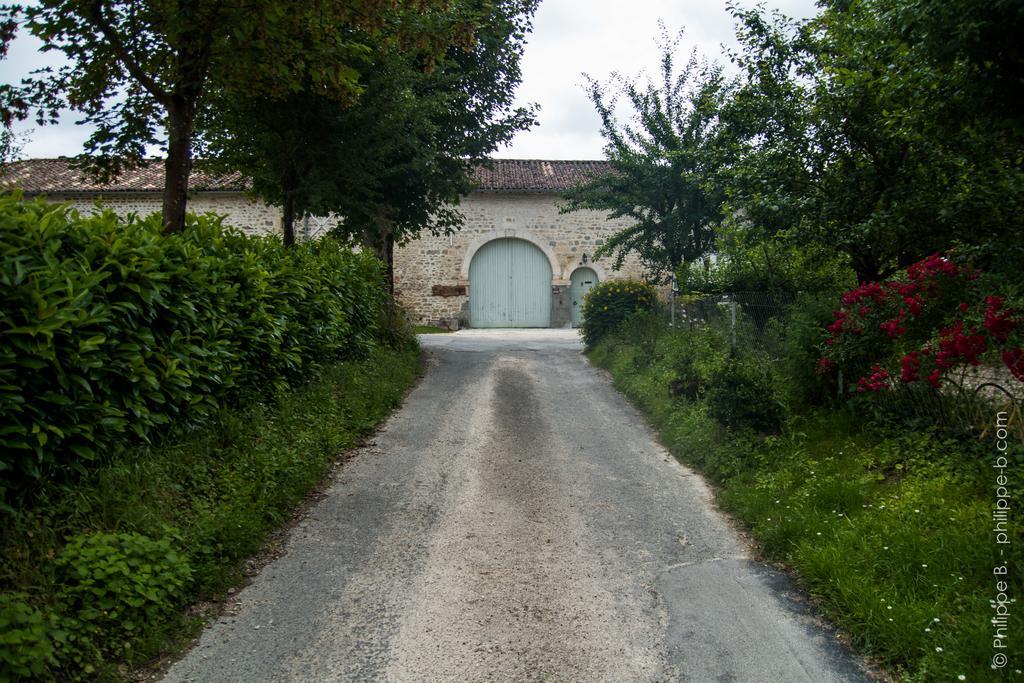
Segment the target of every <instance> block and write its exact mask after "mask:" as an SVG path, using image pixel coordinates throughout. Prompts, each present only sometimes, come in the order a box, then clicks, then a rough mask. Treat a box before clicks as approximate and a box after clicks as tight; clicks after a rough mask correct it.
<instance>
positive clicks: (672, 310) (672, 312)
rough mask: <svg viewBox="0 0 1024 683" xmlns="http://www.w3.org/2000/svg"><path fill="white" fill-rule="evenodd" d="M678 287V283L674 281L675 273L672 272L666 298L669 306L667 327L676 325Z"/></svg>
mask: <svg viewBox="0 0 1024 683" xmlns="http://www.w3.org/2000/svg"><path fill="white" fill-rule="evenodd" d="M678 289H679V284H678V283H677V282H676V274H675V273H672V290H671V294H670V295H669V298H668V308H669V323H668V326H669V327H675V326H676V291H678Z"/></svg>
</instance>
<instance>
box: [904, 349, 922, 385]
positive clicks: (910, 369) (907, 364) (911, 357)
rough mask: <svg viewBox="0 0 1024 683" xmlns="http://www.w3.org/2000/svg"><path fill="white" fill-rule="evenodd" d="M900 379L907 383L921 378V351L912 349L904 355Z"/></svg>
mask: <svg viewBox="0 0 1024 683" xmlns="http://www.w3.org/2000/svg"><path fill="white" fill-rule="evenodd" d="M900 367H901V372H900V379H902V380H903V381H904V382H906V383H908V384H909V383H910V382H916V381H917V380H919V379H921V378H920V376H919V375H918V373H919V372H920V371H921V352H920V351H911V352H910V353H908V354H907V355H905V356H903V359H902V360H901V361H900Z"/></svg>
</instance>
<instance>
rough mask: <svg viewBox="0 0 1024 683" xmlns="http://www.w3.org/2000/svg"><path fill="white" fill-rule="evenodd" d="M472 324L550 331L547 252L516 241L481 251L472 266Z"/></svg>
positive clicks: (503, 240) (505, 240)
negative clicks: (546, 328)
mask: <svg viewBox="0 0 1024 683" xmlns="http://www.w3.org/2000/svg"><path fill="white" fill-rule="evenodd" d="M469 324H470V325H472V326H473V327H549V326H550V325H551V264H550V262H549V261H548V257H547V256H546V255H545V254H544V252H542V251H541V250H540V249H538V248H537V247H536V246H534V245H533V244H531V243H529V242H527V241H526V240H521V239H516V238H501V239H496V240H492V241H490V242H488V243H487V244H485V245H483V246H482V247H480V249H478V250H477V252H476V253H475V254H474V255H473V260H472V262H471V263H470V264H469Z"/></svg>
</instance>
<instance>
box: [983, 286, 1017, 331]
mask: <svg viewBox="0 0 1024 683" xmlns="http://www.w3.org/2000/svg"><path fill="white" fill-rule="evenodd" d="M1002 309H1003V298H1002V297H1000V296H989V297H985V329H986V330H988V331H989V333H990V334H991V335H992V336H993V337H995V339H996V341H1000V342H1005V341H1006V340H1007V339H1008V338H1009V336H1010V333H1011V332H1013V331H1014V329H1016V328H1017V325H1018V324H1019V321H1017V320H1014V319H1013V318H1012V317H1011V316H1012V315H1013V313H1014V312H1015V311H1013V310H1012V309H1008V310H1005V311H1003V310H1002ZM1000 311H1002V312H1000Z"/></svg>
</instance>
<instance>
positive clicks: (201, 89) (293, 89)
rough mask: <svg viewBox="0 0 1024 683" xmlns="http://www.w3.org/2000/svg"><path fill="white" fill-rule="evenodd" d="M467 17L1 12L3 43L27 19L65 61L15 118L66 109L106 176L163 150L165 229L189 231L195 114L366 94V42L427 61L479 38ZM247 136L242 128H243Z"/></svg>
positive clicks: (248, 7) (101, 1) (98, 3)
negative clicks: (87, 127)
mask: <svg viewBox="0 0 1024 683" xmlns="http://www.w3.org/2000/svg"><path fill="white" fill-rule="evenodd" d="M467 17H468V14H467V13H466V12H465V11H463V9H462V8H461V7H456V8H454V9H453V8H452V7H451V3H448V2H446V1H444V0H416V1H415V2H412V1H400V2H394V1H391V0H315V1H313V2H303V3H291V2H282V1H281V0H246V1H245V2H241V1H240V0H172V1H171V2H158V1H156V0H137V1H122V2H115V1H112V0H86V1H84V2H83V1H80V0H40V1H39V2H35V3H32V4H26V5H11V6H7V7H5V8H4V11H3V17H2V22H0V26H2V27H3V29H4V30H3V31H0V38H3V39H7V41H9V40H10V39H11V38H12V37H13V34H14V32H13V30H8V29H9V28H10V27H11V26H13V25H16V24H20V25H21V26H22V27H23V28H24V29H25V30H27V31H28V32H29V33H31V34H32V35H34V36H36V37H37V38H39V39H40V40H42V41H43V45H44V48H43V49H44V50H56V51H59V52H61V53H63V54H64V55H65V56H66V57H67V60H68V61H67V64H66V65H65V66H63V67H60V68H58V69H56V70H50V69H44V70H41V71H38V72H36V73H34V74H32V75H31V76H30V77H29V78H28V79H26V81H25V82H24V83H23V84H22V85H21V86H20V87H18V88H15V89H8V90H6V91H4V93H2V95H3V102H4V103H5V105H7V112H6V115H7V116H8V117H10V116H26V115H28V114H29V113H31V112H33V111H34V113H35V115H36V118H37V120H38V122H39V123H40V124H44V123H47V122H53V121H55V120H56V116H57V112H58V111H59V110H60V109H61V108H62V107H65V106H69V107H71V108H72V109H74V110H77V111H78V112H80V113H81V114H82V115H83V121H84V122H86V123H90V124H93V125H95V126H96V131H95V133H94V134H93V135H92V136H91V137H90V139H89V141H88V142H87V144H86V147H87V153H86V157H85V158H84V159H83V160H82V161H83V165H84V166H85V167H86V168H88V169H90V170H92V171H94V172H96V173H98V174H100V175H101V176H103V175H106V176H109V175H114V174H116V173H117V172H119V171H120V170H122V169H124V168H125V167H129V166H133V165H137V164H139V163H141V162H142V161H143V157H144V154H145V151H146V149H147V147H149V146H152V145H160V146H161V147H162V148H164V149H165V150H166V152H167V158H166V162H165V164H166V181H165V187H164V202H163V216H164V224H165V229H166V230H167V231H170V232H173V231H177V230H181V229H182V228H183V226H184V212H185V202H186V196H187V190H188V175H189V171H190V168H191V160H192V148H193V143H194V140H195V134H196V130H195V122H196V116H197V113H198V112H199V111H200V109H201V108H202V107H203V105H204V103H205V102H206V100H207V98H209V97H211V95H214V94H216V95H217V96H218V97H221V98H229V97H232V96H236V95H237V96H244V97H250V96H253V95H260V96H263V97H266V98H269V99H270V100H277V99H281V98H285V97H288V96H290V95H293V94H295V93H297V92H302V91H303V90H306V89H312V90H315V91H316V92H317V93H318V94H320V95H321V96H323V97H326V98H329V99H332V100H335V101H336V102H338V103H345V102H347V101H350V100H352V99H354V98H355V97H356V96H357V95H358V93H359V92H360V89H361V85H360V75H361V73H362V68H363V66H364V65H365V63H366V57H367V55H368V53H369V51H370V47H369V43H370V41H371V40H372V41H374V42H375V43H376V44H384V45H387V46H389V47H393V48H395V49H402V50H409V51H416V52H418V53H419V54H421V55H422V57H423V58H424V59H426V60H429V59H431V58H432V57H433V55H436V54H437V53H439V52H443V51H444V49H446V48H447V47H448V46H449V45H451V44H453V43H460V42H462V43H466V42H469V41H470V40H471V39H472V36H471V35H470V34H469V33H467V26H468V25H469V24H468V23H467ZM239 133H240V134H244V132H242V131H239Z"/></svg>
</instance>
